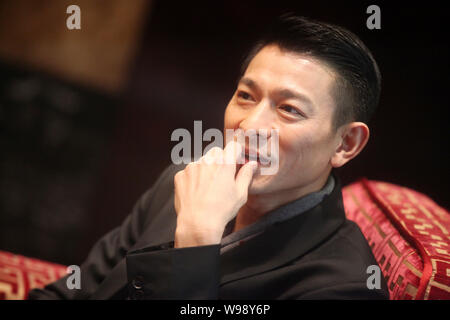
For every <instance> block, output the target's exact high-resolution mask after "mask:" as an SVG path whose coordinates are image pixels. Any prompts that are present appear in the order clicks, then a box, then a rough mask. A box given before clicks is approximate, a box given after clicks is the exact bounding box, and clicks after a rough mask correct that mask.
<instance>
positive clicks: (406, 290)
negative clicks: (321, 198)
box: [342, 178, 450, 300]
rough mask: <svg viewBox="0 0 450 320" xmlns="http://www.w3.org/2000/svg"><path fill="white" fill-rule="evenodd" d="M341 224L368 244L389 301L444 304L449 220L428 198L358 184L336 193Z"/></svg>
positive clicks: (448, 295)
mask: <svg viewBox="0 0 450 320" xmlns="http://www.w3.org/2000/svg"><path fill="white" fill-rule="evenodd" d="M342 195H343V200H344V207H345V211H346V215H347V218H348V219H349V220H353V221H354V222H356V223H357V224H358V225H359V227H360V229H361V231H362V232H363V234H364V236H365V237H366V239H367V240H368V242H369V245H370V246H371V248H372V251H373V253H374V255H375V258H376V259H377V261H378V263H379V265H380V267H381V269H382V272H383V274H384V276H385V278H386V280H387V283H388V287H389V292H390V295H391V299H395V300H397V299H407V300H410V299H424V300H429V299H450V246H449V244H450V235H449V231H450V216H449V213H448V211H447V210H446V209H444V208H442V207H440V206H438V205H437V204H436V203H435V202H433V201H432V200H431V199H430V198H429V197H427V196H425V195H423V194H421V193H419V192H416V191H414V190H411V189H408V188H405V187H401V186H398V185H394V184H390V183H387V182H380V181H369V180H367V179H364V178H363V179H361V180H359V181H357V182H355V183H352V184H350V185H348V186H346V187H344V188H343V189H342Z"/></svg>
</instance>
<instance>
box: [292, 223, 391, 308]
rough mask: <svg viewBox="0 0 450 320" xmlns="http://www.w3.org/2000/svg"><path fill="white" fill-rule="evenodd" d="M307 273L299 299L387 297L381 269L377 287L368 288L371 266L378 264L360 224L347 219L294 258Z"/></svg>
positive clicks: (387, 293) (387, 292)
mask: <svg viewBox="0 0 450 320" xmlns="http://www.w3.org/2000/svg"><path fill="white" fill-rule="evenodd" d="M295 264H297V266H298V267H299V268H300V269H301V270H302V272H308V273H309V275H310V277H309V279H307V281H306V282H308V283H309V285H307V284H306V283H304V284H305V285H306V286H304V289H305V290H302V294H301V296H300V298H301V299H389V291H388V288H387V284H386V281H385V279H384V277H383V274H382V272H380V282H379V283H380V289H369V288H368V286H367V282H368V279H369V277H370V276H371V275H372V272H371V270H373V269H372V268H373V267H372V268H369V267H370V266H378V263H377V261H376V259H375V257H374V256H373V253H372V250H371V248H370V246H369V244H368V243H367V240H366V239H365V238H364V235H363V234H362V232H361V230H360V229H359V227H358V226H357V225H356V224H355V223H354V222H352V221H350V220H346V221H345V222H344V224H343V225H342V226H341V228H339V230H338V231H337V232H336V233H335V234H333V235H332V236H331V237H329V238H328V239H327V240H326V241H324V242H323V243H322V244H320V245H318V246H317V247H316V248H315V249H313V250H312V251H310V252H309V253H308V254H306V255H305V256H303V257H302V258H301V259H299V260H297V261H296V262H295Z"/></svg>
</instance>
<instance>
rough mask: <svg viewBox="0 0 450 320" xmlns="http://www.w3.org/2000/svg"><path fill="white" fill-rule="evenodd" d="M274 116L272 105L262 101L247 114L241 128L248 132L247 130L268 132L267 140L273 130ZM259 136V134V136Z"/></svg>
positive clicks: (240, 125)
mask: <svg viewBox="0 0 450 320" xmlns="http://www.w3.org/2000/svg"><path fill="white" fill-rule="evenodd" d="M273 122H274V115H273V111H272V108H271V105H270V103H269V102H268V101H265V100H261V101H260V103H259V104H258V105H256V106H254V107H253V108H251V109H250V110H248V112H247V113H246V115H245V117H244V119H243V120H242V121H241V122H240V124H239V128H240V129H242V130H244V132H247V130H255V131H256V132H257V133H258V132H261V131H260V130H261V129H262V130H265V132H267V138H269V137H270V132H271V129H273ZM258 135H259V134H258Z"/></svg>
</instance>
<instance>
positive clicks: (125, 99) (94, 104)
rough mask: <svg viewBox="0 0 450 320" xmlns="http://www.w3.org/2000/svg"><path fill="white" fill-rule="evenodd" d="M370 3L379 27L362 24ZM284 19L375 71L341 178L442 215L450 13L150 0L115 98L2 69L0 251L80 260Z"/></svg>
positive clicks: (221, 103)
mask: <svg viewBox="0 0 450 320" xmlns="http://www.w3.org/2000/svg"><path fill="white" fill-rule="evenodd" d="M75 2H76V1H74V3H75ZM371 4H377V5H379V6H380V8H381V30H368V29H367V28H366V19H367V17H368V16H369V15H368V14H366V8H367V7H368V6H369V5H371ZM80 6H81V5H80ZM81 7H82V6H81ZM82 10H83V7H82ZM97 10H101V6H100V7H99V8H98V9H97ZM285 11H294V12H297V13H298V14H301V15H305V16H308V17H312V18H316V19H319V20H324V21H327V22H331V23H335V24H339V25H342V26H344V27H346V28H348V29H349V30H351V31H353V32H354V33H356V34H357V35H358V36H360V38H361V39H362V40H363V42H365V44H366V45H367V46H368V47H369V49H371V51H372V52H373V54H374V57H375V59H376V60H377V62H378V64H379V67H380V70H381V73H382V76H383V83H382V85H383V88H382V94H381V101H380V105H379V109H378V111H377V113H376V116H375V118H374V119H373V121H372V123H371V124H370V126H371V130H372V131H371V139H370V141H369V144H368V145H367V147H366V149H365V150H364V151H363V152H362V153H361V154H360V155H359V156H358V157H357V158H356V159H354V160H352V162H351V163H350V164H349V165H347V166H346V167H345V168H343V169H342V170H340V175H341V178H342V180H343V183H344V184H348V183H350V182H352V181H355V180H356V179H357V178H359V177H363V176H365V177H367V178H369V179H375V180H383V181H387V182H392V183H395V184H400V185H402V186H406V187H409V188H412V189H415V190H418V191H420V192H423V193H425V194H427V195H428V196H430V197H431V198H432V199H433V200H435V201H436V202H437V203H438V204H440V205H442V206H444V207H446V208H448V205H449V202H448V200H449V199H448V179H449V174H448V169H447V163H448V160H449V154H448V118H447V117H446V114H447V109H448V106H449V104H448V92H449V89H448V86H449V84H450V82H449V60H448V59H449V47H448V40H447V38H448V28H447V23H448V20H449V18H450V17H449V13H448V11H447V10H446V9H445V7H444V6H442V5H441V4H440V3H439V2H429V1H428V2H426V3H421V4H420V5H419V4H417V3H415V2H406V1H405V2H398V3H397V4H396V5H393V4H392V3H387V2H384V1H376V2H365V1H339V2H337V1H336V2H334V1H333V2H332V1H329V2H325V1H309V2H301V1H278V2H274V1H246V2H242V1H223V2H221V1H195V2H194V1H167V0H164V1H153V3H152V5H151V6H147V7H146V8H145V10H144V13H143V15H144V17H145V19H144V23H143V24H142V27H141V28H142V29H141V33H140V36H139V38H138V46H137V48H138V49H137V50H136V53H135V54H134V55H133V58H132V60H131V63H130V64H129V67H128V69H127V72H126V74H127V76H126V81H125V84H124V85H123V86H122V87H121V88H119V89H116V90H113V91H111V90H103V89H99V88H98V87H96V86H95V85H94V86H86V85H85V84H82V83H78V82H77V81H73V80H68V79H65V77H64V75H61V74H58V75H55V74H52V73H51V72H46V70H37V68H33V67H27V66H24V65H21V64H20V63H17V62H14V63H11V62H10V61H3V62H1V60H0V62H1V63H0V90H1V91H0V128H1V129H0V143H1V145H0V147H1V150H2V151H1V152H2V156H1V158H0V159H1V160H0V161H1V163H0V164H1V168H0V170H1V171H0V175H1V176H0V201H1V202H0V210H1V212H0V250H7V251H12V252H16V253H19V254H24V255H30V256H35V257H38V258H42V259H47V260H51V261H55V262H59V263H63V264H80V263H81V262H82V261H83V259H84V258H85V256H86V254H87V252H88V250H89V248H90V247H91V246H92V245H93V243H94V242H95V241H96V240H97V239H98V238H99V237H100V236H101V235H103V234H104V233H105V232H107V231H108V230H110V229H111V228H113V227H115V226H117V225H119V224H120V223H121V221H122V220H123V219H124V218H125V216H126V215H127V214H128V213H129V212H130V210H131V208H132V206H133V204H134V203H135V201H136V200H137V199H138V197H139V196H140V195H141V194H142V193H143V192H144V191H145V190H146V189H147V188H148V187H149V186H151V184H152V182H153V181H154V180H155V179H156V178H157V176H158V175H159V174H160V172H161V171H162V170H163V169H164V168H165V167H166V166H167V165H169V164H170V162H171V160H170V151H171V148H172V147H173V146H174V145H175V143H173V142H171V141H170V135H171V133H172V131H173V130H174V129H176V128H187V129H188V130H190V131H192V130H193V121H194V120H202V121H203V130H206V129H207V128H212V127H214V128H222V127H223V112H224V110H225V107H226V105H227V103H228V100H229V99H230V97H231V95H232V93H233V90H234V88H235V81H236V78H237V75H238V71H239V66H240V63H241V61H242V58H243V56H244V54H245V51H246V50H247V49H248V48H249V46H250V45H251V43H252V41H253V40H255V37H256V36H257V34H258V32H259V31H260V30H261V28H263V27H264V26H265V25H266V24H267V23H268V22H269V21H270V20H271V19H272V18H273V17H275V16H277V15H278V14H280V13H282V12H285ZM36 15H37V16H39V13H38V12H36ZM23 23H27V22H26V21H24V22H23ZM80 32H81V35H82V34H83V30H81V31H80ZM1 45H2V44H1V43H0V46H1ZM30 88H31V89H30ZM30 92H31V93H30ZM30 118H31V119H32V120H30ZM30 123H32V125H31V124H30ZM61 137H63V138H61Z"/></svg>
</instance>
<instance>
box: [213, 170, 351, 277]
mask: <svg viewBox="0 0 450 320" xmlns="http://www.w3.org/2000/svg"><path fill="white" fill-rule="evenodd" d="M334 178H335V187H334V189H333V191H332V192H331V193H330V194H329V195H328V196H326V197H325V198H324V199H323V200H322V202H321V203H320V204H318V205H317V206H315V207H314V208H312V209H310V210H308V211H306V212H303V213H302V214H300V215H297V216H294V217H293V218H291V219H288V220H286V221H283V222H281V223H278V224H275V225H273V226H271V227H269V228H268V229H267V230H266V231H265V232H263V233H262V234H260V235H257V236H255V237H253V238H251V239H250V240H248V241H247V242H244V243H243V244H241V245H240V246H238V247H236V248H233V249H232V250H229V251H227V252H225V253H223V254H222V256H221V284H222V285H223V284H225V283H228V282H230V281H234V280H238V279H241V278H245V277H248V276H251V275H255V274H258V273H262V272H264V271H268V270H271V269H274V268H277V267H279V266H281V265H283V264H286V263H289V262H291V261H293V260H295V259H298V258H299V257H301V256H303V255H304V254H306V253H307V252H309V251H310V250H311V249H313V248H314V247H316V246H317V245H319V244H320V243H322V242H323V241H325V240H326V239H327V238H329V237H330V236H331V235H332V234H334V233H335V232H336V231H337V230H338V229H339V227H340V226H341V225H342V224H343V223H344V222H345V212H344V206H343V202H342V193H341V184H340V181H339V179H338V178H337V177H336V176H335V175H334Z"/></svg>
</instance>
